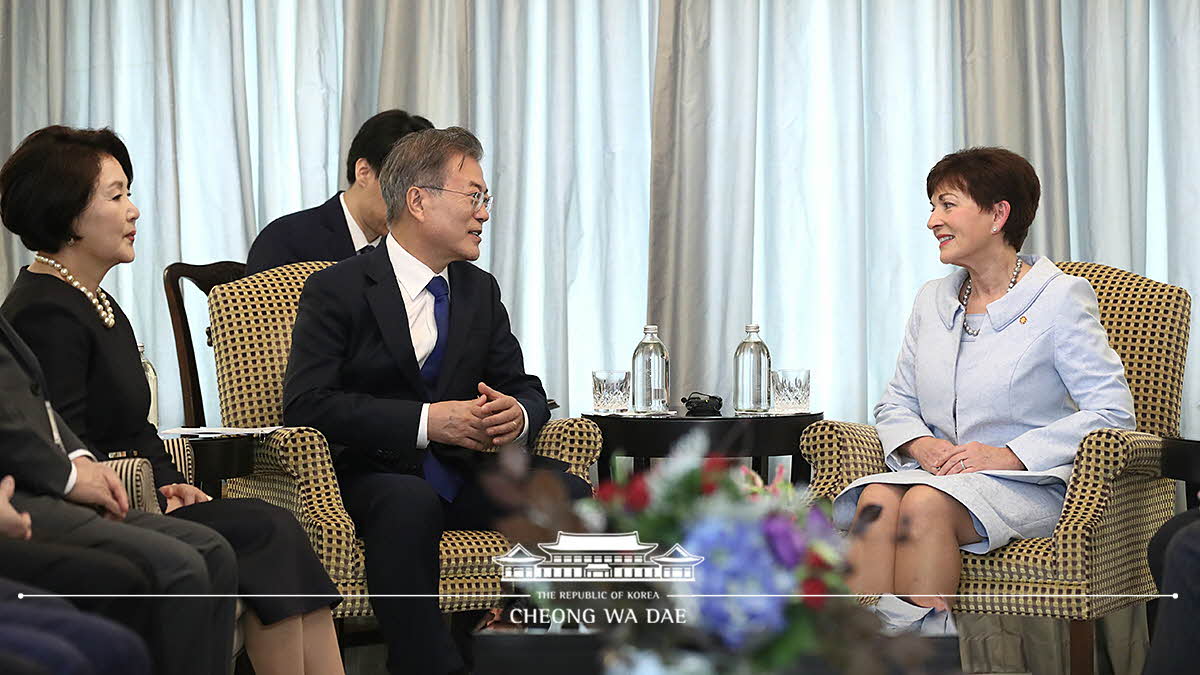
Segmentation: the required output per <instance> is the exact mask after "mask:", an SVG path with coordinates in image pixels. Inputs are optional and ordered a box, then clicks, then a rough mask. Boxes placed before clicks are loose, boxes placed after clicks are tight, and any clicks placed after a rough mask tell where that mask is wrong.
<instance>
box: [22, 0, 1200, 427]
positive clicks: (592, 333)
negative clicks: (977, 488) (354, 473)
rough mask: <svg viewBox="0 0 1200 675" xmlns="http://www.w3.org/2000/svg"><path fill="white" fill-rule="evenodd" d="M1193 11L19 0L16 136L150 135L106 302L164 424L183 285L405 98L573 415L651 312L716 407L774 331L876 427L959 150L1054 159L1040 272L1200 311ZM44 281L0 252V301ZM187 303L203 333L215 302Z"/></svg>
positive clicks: (337, 161)
mask: <svg viewBox="0 0 1200 675" xmlns="http://www.w3.org/2000/svg"><path fill="white" fill-rule="evenodd" d="M1198 5H1200V3H1196V2H1194V1H1191V0H1174V1H1172V0H1159V1H1155V2H1150V1H1137V2H1135V1H1131V2H1115V1H1111V2H1109V1H1105V2H1084V1H1083V0H1059V1H1053V2H1040V1H1037V0H1014V1H1012V2H1003V3H1001V2H997V3H974V2H965V1H963V0H919V1H917V2H911V1H901V0H892V1H889V0H880V1H877V2H861V3H847V2H840V1H838V0H811V1H805V2H799V1H790V0H762V1H761V2H743V1H734V0H711V1H708V2H701V1H698V0H662V2H641V1H637V0H616V1H601V0H591V1H587V0H581V1H579V2H571V3H558V2H546V1H539V0H479V1H477V2H468V1H467V0H450V1H448V2H443V1H435V0H405V1H400V2H386V3H385V2H374V1H372V0H344V2H311V3H293V2H284V1H282V0H259V1H254V0H226V1H225V2H201V1H199V0H190V1H185V0H180V1H177V2H169V3H164V2H153V1H151V0H127V1H124V2H118V1H115V0H107V1H106V0H92V2H88V3H80V2H69V1H67V0H49V1H37V0H0V73H3V76H2V77H0V147H3V148H5V149H7V148H11V147H13V146H14V145H15V144H16V143H17V142H18V141H19V140H20V139H21V138H23V137H24V136H25V135H26V134H28V133H29V132H30V131H32V130H34V129H36V128H39V127H41V126H44V125H46V124H50V123H65V124H71V125H77V126H102V125H112V126H113V128H114V129H116V130H117V131H118V133H120V134H121V135H122V137H123V138H124V139H125V140H126V142H127V143H128V145H129V146H130V150H131V151H132V153H133V160H134V164H135V167H136V173H137V179H136V181H135V185H134V199H135V201H137V203H138V205H139V206H140V207H141V208H142V212H143V216H142V221H141V224H140V225H139V233H140V235H141V236H140V237H139V244H138V249H139V250H138V253H139V255H138V260H137V261H136V262H135V263H134V264H132V265H126V266H122V267H120V268H118V269H117V270H116V271H115V272H114V274H113V276H112V277H111V278H110V279H109V280H107V281H106V287H107V288H108V289H109V290H111V291H113V292H114V293H115V294H116V296H117V298H118V300H119V301H120V302H121V303H122V305H123V306H124V307H125V308H126V309H127V311H129V313H130V315H131V317H132V319H133V322H134V328H135V330H136V331H137V333H138V335H139V338H140V339H142V340H143V341H144V342H146V343H147V345H148V348H149V352H150V354H151V357H152V359H153V360H154V362H155V363H156V364H157V365H158V369H159V372H160V388H161V394H162V396H161V398H162V405H161V411H162V417H163V420H162V421H163V423H164V424H166V425H173V424H175V423H177V422H179V421H180V419H181V413H180V400H179V394H178V391H179V389H178V380H177V374H176V372H175V365H174V364H175V357H174V351H173V346H172V342H171V338H170V330H169V322H168V319H167V313H166V308H165V303H164V301H163V295H162V291H161V283H160V281H159V279H160V275H161V272H162V268H163V267H164V266H165V265H167V264H168V263H170V262H173V261H176V260H184V261H188V262H208V261H213V260H221V259H243V258H244V256H245V252H246V250H247V248H248V246H249V243H250V241H251V240H252V238H253V235H254V233H255V232H257V230H258V229H259V228H261V227H262V226H263V225H265V224H266V223H267V222H268V221H269V220H271V219H273V218H275V217H277V216H279V215H282V214H284V213H288V212H291V211H294V210H297V209H300V208H304V207H308V206H312V205H315V204H318V203H320V202H321V201H323V200H324V199H326V198H327V197H328V196H329V195H330V194H331V193H332V192H333V191H334V190H336V189H337V187H338V186H339V185H341V184H342V183H343V182H344V179H343V178H342V174H343V172H344V169H343V162H344V159H343V157H344V153H345V150H346V148H347V146H348V144H349V140H350V138H351V136H352V135H353V133H354V131H355V130H356V129H357V128H358V126H359V124H361V122H362V121H363V120H364V119H366V117H368V116H370V115H371V114H373V113H374V112H377V111H378V110H380V109H382V108H386V107H393V106H398V107H403V108H406V109H408V110H411V111H414V112H418V113H421V114H424V115H426V116H427V117H429V118H430V119H431V120H433V121H434V123H435V124H437V125H438V126H447V125H450V124H465V125H467V126H469V127H472V128H474V129H475V130H476V131H477V132H478V133H479V135H480V137H481V138H482V139H483V142H484V146H485V149H486V151H487V157H486V159H485V162H484V166H485V171H486V172H487V175H488V178H489V181H490V182H491V185H492V187H493V190H494V192H495V194H496V195H497V205H498V208H497V209H496V212H495V214H494V217H493V219H492V222H491V223H489V225H488V228H487V232H486V235H485V246H484V255H483V258H482V260H481V265H483V266H484V267H486V268H487V269H489V270H491V271H492V272H493V273H495V274H496V275H497V276H498V277H499V279H500V283H501V286H502V288H503V290H504V293H505V302H506V304H507V305H508V307H509V309H510V311H511V313H512V316H513V325H514V328H515V330H516V332H517V334H518V337H519V338H520V339H521V340H522V343H523V345H524V347H525V352H526V358H527V361H528V365H529V367H530V369H531V370H533V371H534V372H537V373H538V374H540V375H542V376H543V378H544V379H545V380H546V383H547V389H548V391H549V392H550V394H551V395H552V396H553V397H555V398H556V399H558V400H559V401H560V402H562V403H563V404H564V407H565V412H569V413H571V414H577V413H579V412H581V411H584V410H586V409H588V408H589V407H590V391H589V371H590V370H592V369H595V368H622V367H628V366H627V364H628V362H629V356H630V354H631V352H632V349H633V347H634V344H635V343H636V341H637V340H638V339H639V337H640V331H639V328H640V326H641V324H642V323H643V322H645V321H647V320H649V321H652V322H657V323H660V324H661V325H662V327H663V331H662V332H663V335H664V337H665V338H666V340H667V341H668V345H669V346H670V347H671V350H672V356H673V361H674V368H673V373H674V375H675V378H674V381H675V387H674V389H675V391H674V392H673V394H675V395H676V396H678V395H682V394H683V393H686V391H687V390H690V389H693V388H694V389H701V390H705V391H713V392H716V393H718V394H722V395H725V396H728V395H730V394H731V393H732V392H731V390H732V386H731V385H732V380H731V377H730V374H731V370H732V354H733V349H734V347H735V346H736V344H737V342H738V340H739V339H740V337H741V334H742V331H741V328H742V325H743V324H745V323H747V322H749V321H752V320H753V321H757V322H759V323H761V324H762V325H763V334H764V337H765V338H766V339H767V341H768V344H769V345H770V346H771V348H772V351H773V356H774V363H775V365H776V366H777V367H809V368H812V369H813V371H814V389H815V392H814V394H815V399H816V400H815V403H816V404H817V405H818V406H820V407H821V408H822V409H824V410H825V412H826V414H827V416H829V417H831V418H840V419H849V420H856V421H869V411H870V409H871V407H872V405H873V404H874V402H875V400H876V399H877V397H878V395H879V392H880V391H881V389H882V387H883V385H884V383H885V382H886V381H887V379H888V377H890V375H891V371H892V368H893V364H894V360H895V355H896V350H897V348H898V344H899V340H900V335H901V330H902V326H903V322H904V320H905V318H906V316H907V314H908V311H909V307H910V305H911V300H912V297H913V295H914V294H915V292H916V289H917V288H918V286H919V284H920V283H921V282H922V281H924V280H925V279H928V278H931V277H935V276H939V275H941V274H943V273H944V272H945V270H944V269H943V268H942V266H941V265H940V264H938V263H937V262H936V252H935V250H934V247H933V242H932V239H931V238H930V236H929V234H928V232H927V231H925V229H924V226H923V224H924V221H925V217H926V213H927V209H928V206H927V204H926V202H925V195H924V186H923V179H924V175H925V172H926V171H927V170H928V168H929V167H930V166H931V165H932V164H933V163H934V162H935V161H936V160H937V159H938V158H939V157H940V156H941V155H942V154H945V153H946V152H949V151H951V150H954V149H956V148H958V147H962V146H963V145H967V144H984V143H998V144H1004V145H1007V146H1009V147H1012V148H1013V149H1015V150H1017V151H1019V152H1022V153H1023V154H1025V155H1026V156H1028V157H1030V159H1031V160H1032V161H1033V162H1034V164H1035V166H1036V167H1037V169H1038V170H1039V173H1040V175H1041V176H1042V178H1043V183H1044V194H1045V197H1044V200H1043V204H1042V208H1041V210H1040V212H1039V217H1038V220H1037V222H1036V223H1035V225H1034V228H1035V229H1034V234H1033V235H1032V236H1031V240H1030V245H1029V248H1030V250H1031V251H1032V252H1035V253H1043V254H1046V255H1050V256H1052V257H1056V258H1067V257H1073V258H1076V259H1092V260H1097V261H1099V262H1105V263H1108V264H1113V265H1117V266H1121V267H1126V268H1129V269H1132V270H1134V271H1137V272H1139V273H1143V274H1146V275H1148V276H1151V277H1154V278H1157V279H1161V280H1164V281H1168V282H1170V283H1175V284H1178V285H1181V286H1183V287H1185V288H1187V289H1189V291H1191V292H1193V293H1195V292H1197V291H1198V290H1200V279H1197V278H1196V272H1194V271H1193V269H1194V267H1195V266H1194V265H1192V264H1191V263H1192V261H1193V260H1195V259H1196V258H1197V253H1200V251H1198V250H1197V248H1198V247H1200V244H1196V243H1194V242H1195V238H1194V237H1190V236H1189V225H1190V219H1191V210H1192V209H1191V208H1190V204H1189V203H1188V202H1187V201H1186V200H1188V199H1189V197H1192V196H1194V195H1196V194H1200V184H1198V183H1197V181H1198V180H1200V178H1198V177H1200V165H1198V163H1200V135H1198V133H1200V132H1198V131H1197V125H1195V124H1194V121H1193V118H1194V112H1193V111H1195V110H1197V109H1198V108H1200V100H1198V97H1200V66H1198V59H1197V57H1196V56H1195V55H1196V54H1197V53H1200V8H1198ZM28 259H29V254H28V253H27V252H25V251H24V250H23V249H22V248H21V247H20V244H19V242H17V241H16V240H15V238H13V237H11V236H10V235H8V234H7V233H5V235H4V238H3V255H2V256H0V287H2V286H7V284H8V283H9V281H10V280H11V278H12V276H13V275H14V274H15V272H16V269H17V266H19V265H22V264H26V263H27V262H28ZM189 313H190V314H191V315H192V316H193V318H194V322H195V323H197V324H203V321H202V320H200V319H199V317H203V316H204V315H205V308H204V305H203V303H202V302H201V301H200V300H199V299H198V298H191V299H189ZM200 330H202V326H200V327H198V328H197V331H196V339H197V341H198V343H199V344H200V345H203V338H202V334H201V333H200ZM1197 342H1200V341H1198V340H1193V343H1197ZM1194 352H1195V350H1193V353H1194ZM208 354H209V352H207V351H205V350H204V349H203V348H202V349H201V362H202V371H204V374H203V377H202V381H203V382H204V383H205V384H206V390H207V391H209V392H214V391H215V387H214V386H213V384H212V378H211V357H210V356H209V355H208ZM1191 381H1192V382H1195V381H1197V380H1196V378H1191ZM1198 396H1200V391H1197V389H1196V385H1191V384H1189V386H1188V388H1187V394H1186V400H1185V417H1184V433H1185V434H1188V433H1196V432H1198V431H1200V428H1198V427H1200V415H1197V411H1196V407H1197V404H1200V398H1198ZM209 398H210V400H209V401H208V403H209V407H210V410H211V411H214V412H215V401H214V400H212V399H213V396H211V395H210V397H209ZM210 419H212V420H214V421H215V419H216V418H215V415H210Z"/></svg>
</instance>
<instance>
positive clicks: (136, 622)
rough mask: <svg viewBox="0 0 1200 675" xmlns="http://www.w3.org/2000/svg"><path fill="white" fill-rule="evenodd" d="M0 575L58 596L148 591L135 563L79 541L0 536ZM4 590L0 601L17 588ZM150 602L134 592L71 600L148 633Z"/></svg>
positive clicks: (148, 585) (37, 601) (43, 601)
mask: <svg viewBox="0 0 1200 675" xmlns="http://www.w3.org/2000/svg"><path fill="white" fill-rule="evenodd" d="M35 527H36V525H35ZM0 577H3V578H6V579H10V580H12V581H15V582H19V583H20V584H24V585H28V586H35V587H37V588H42V589H45V591H48V592H51V593H56V594H59V595H79V594H94V595H114V596H116V595H134V596H136V595H144V594H146V593H149V592H150V588H151V582H150V578H149V577H148V576H146V574H145V573H144V572H143V571H142V570H140V569H139V568H138V567H137V565H134V564H133V563H132V562H130V561H129V560H127V559H125V558H122V557H121V556H119V555H115V554H113V553H107V552H105V551H97V550H93V549H88V548H82V547H79V546H69V545H63V544H47V543H43V542H40V541H18V540H15V539H0ZM0 587H3V586H2V585H0ZM14 588H15V587H14ZM6 590H9V591H11V592H10V593H0V601H5V600H14V599H15V598H14V597H12V595H13V594H14V593H15V592H16V591H15V590H12V589H6ZM6 596H8V597H6ZM24 602H26V603H28V604H32V605H37V604H61V603H63V602H65V601H62V600H59V601H58V602H57V603H51V602H50V601H49V600H48V599H40V598H38V599H33V600H26V601H24ZM150 603H151V600H149V599H147V598H138V597H131V598H116V597H101V598H71V599H70V604H72V605H74V606H75V607H78V608H79V609H81V610H84V611H85V612H93V613H96V614H99V615H101V616H104V617H107V618H109V619H112V620H113V621H116V622H118V623H120V624H123V625H125V626H127V627H128V628H129V629H130V630H132V631H133V632H135V633H137V634H138V635H148V634H149V632H150V628H151V624H150V618H151V610H152V607H151V605H150Z"/></svg>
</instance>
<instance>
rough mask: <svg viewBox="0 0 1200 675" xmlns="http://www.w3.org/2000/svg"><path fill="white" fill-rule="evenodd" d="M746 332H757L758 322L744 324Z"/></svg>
mask: <svg viewBox="0 0 1200 675" xmlns="http://www.w3.org/2000/svg"><path fill="white" fill-rule="evenodd" d="M746 332H747V333H757V332H758V324H756V323H748V324H746Z"/></svg>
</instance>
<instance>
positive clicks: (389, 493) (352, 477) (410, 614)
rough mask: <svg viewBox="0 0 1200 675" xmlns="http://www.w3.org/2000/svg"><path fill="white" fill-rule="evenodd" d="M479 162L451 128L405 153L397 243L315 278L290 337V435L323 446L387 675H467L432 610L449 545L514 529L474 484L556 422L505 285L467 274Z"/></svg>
mask: <svg viewBox="0 0 1200 675" xmlns="http://www.w3.org/2000/svg"><path fill="white" fill-rule="evenodd" d="M482 156H483V149H482V147H481V146H480V144H479V140H478V139H476V138H475V136H474V135H472V134H471V132H469V131H467V130H466V129H461V128H457V127H451V128H449V129H431V130H428V131H421V132H418V133H415V134H411V135H409V136H407V137H405V138H404V139H402V140H401V141H400V142H399V143H397V144H396V147H395V148H394V149H393V150H392V152H391V154H389V155H388V157H387V160H386V161H385V162H384V166H383V170H382V172H381V176H380V177H381V181H382V184H383V196H384V199H385V200H386V202H387V221H388V229H389V234H388V236H387V237H385V238H384V243H383V244H382V245H380V246H379V247H377V248H376V249H375V250H374V251H372V252H371V253H370V254H369V255H362V256H355V257H353V258H350V259H348V260H344V261H342V262H341V263H338V264H337V265H334V266H333V267H330V268H327V269H324V270H321V271H319V272H316V273H315V274H313V275H312V276H311V277H309V279H308V282H307V283H306V284H305V286H304V291H303V293H302V294H301V296H300V306H299V309H298V312H297V315H296V325H295V328H294V330H293V334H292V351H291V355H290V357H289V359H288V369H287V375H286V377H285V381H284V391H283V416H284V422H285V423H286V424H287V425H289V426H309V427H315V428H316V429H318V430H320V431H321V432H322V433H323V434H324V435H325V437H326V438H327V439H328V440H329V443H330V448H331V451H332V452H333V453H334V468H335V469H336V470H337V474H338V482H339V484H340V486H341V490H342V501H343V502H344V503H345V506H346V511H347V512H348V513H349V514H350V517H351V518H352V519H353V520H354V523H355V527H356V529H357V533H358V535H359V536H360V537H362V539H363V542H364V545H365V549H366V573H367V584H368V587H369V588H370V592H371V594H372V597H371V605H372V606H373V607H374V609H375V615H376V617H378V619H379V623H380V628H381V629H382V631H383V634H384V637H385V638H386V640H387V642H388V669H389V670H390V671H391V672H393V673H446V672H455V671H459V670H462V669H464V668H465V667H466V664H464V657H465V659H466V660H469V658H470V655H469V653H462V654H460V653H459V650H458V648H457V647H456V646H455V644H454V642H453V640H452V636H451V634H450V631H449V630H447V628H446V626H445V625H444V624H443V622H442V617H441V612H440V611H439V609H438V599H437V597H436V593H437V592H438V580H439V576H440V575H439V562H440V561H439V550H438V548H439V542H440V541H441V536H442V532H443V531H445V530H460V529H461V530H487V529H494V528H493V523H494V522H495V520H496V519H497V518H499V517H502V516H504V515H506V514H505V513H504V509H503V508H502V507H500V506H499V505H497V504H496V503H495V502H494V501H493V500H492V499H491V497H490V496H489V495H488V494H487V493H486V492H485V490H484V489H483V488H482V486H481V485H480V483H479V480H478V478H479V475H480V472H481V471H482V470H484V469H485V467H487V466H488V465H489V464H490V463H491V461H490V460H492V461H494V459H495V458H496V453H494V452H485V451H486V450H491V449H492V448H493V447H494V446H495V447H499V446H503V445H506V444H510V443H517V444H521V445H524V444H525V443H526V442H527V441H532V440H533V439H536V438H537V434H538V431H539V430H540V429H541V428H542V426H543V425H544V424H545V423H546V422H547V421H548V420H549V418H550V410H549V408H548V407H547V404H546V394H545V391H544V390H543V389H542V383H541V382H540V381H539V380H538V378H537V377H535V376H533V375H530V374H528V373H526V372H525V364H524V359H523V357H522V354H521V346H520V344H519V343H518V342H517V338H516V337H515V336H514V335H513V333H512V329H511V327H510V325H509V320H508V312H507V310H506V309H505V307H504V305H503V304H502V303H501V302H500V287H499V285H498V284H497V283H496V278H495V277H493V276H492V275H491V274H489V273H487V272H485V271H483V270H481V269H479V268H478V267H476V266H474V265H472V264H471V263H470V262H467V261H471V260H477V259H478V258H479V254H480V251H479V245H480V242H481V241H482V237H483V224H484V223H485V222H487V220H488V218H489V217H490V214H489V212H488V208H489V206H490V205H491V197H490V196H489V195H488V188H487V182H486V181H485V180H484V177H483V170H482V169H481V168H480V165H479V160H480V158H481V157H482ZM531 459H532V461H531V465H532V466H535V467H537V466H539V465H541V466H542V467H545V468H553V469H557V470H558V471H559V472H561V471H562V469H563V468H565V464H563V463H562V462H554V461H553V460H548V459H545V458H541V457H534V458H531ZM557 475H559V476H561V477H562V483H563V485H562V487H563V488H564V491H565V493H566V494H568V495H570V496H571V497H575V498H578V497H582V496H585V495H589V494H590V488H589V487H588V485H587V483H585V482H584V481H582V480H580V479H579V478H576V477H575V476H569V475H567V474H564V473H559V474H557ZM382 595H417V596H425V597H410V598H396V597H391V598H384V597H380V596H382Z"/></svg>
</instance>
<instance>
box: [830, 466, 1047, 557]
mask: <svg viewBox="0 0 1200 675" xmlns="http://www.w3.org/2000/svg"><path fill="white" fill-rule="evenodd" d="M872 483H885V484H888V485H928V486H929V487H932V488H935V489H937V490H940V491H942V492H944V493H946V494H948V495H950V496H951V497H954V498H955V499H956V500H958V502H959V503H960V504H962V505H963V506H965V507H967V511H969V512H970V513H971V520H972V521H974V523H975V531H976V532H978V533H979V536H981V537H983V540H982V541H977V542H975V543H974V544H967V545H965V546H962V547H961V548H962V550H964V551H967V552H968V553H987V552H988V551H993V550H995V549H998V548H1000V547H1001V546H1004V545H1005V544H1007V543H1008V542H1010V541H1012V540H1013V539H1032V538H1034V537H1048V536H1050V535H1051V534H1053V532H1054V526H1055V525H1057V524H1058V518H1059V516H1061V515H1062V507H1063V499H1065V498H1066V494H1067V486H1066V485H1064V484H1063V483H1062V482H1061V481H1059V480H1057V479H1053V480H1047V479H1046V478H1045V477H1041V478H1040V479H1039V481H1038V482H1027V481H1022V480H1012V479H1009V478H1002V477H999V476H990V475H988V474H987V473H986V472H978V473H957V474H954V475H951V476H935V475H933V474H931V473H929V472H928V471H925V470H923V469H909V470H905V471H889V472H886V473H877V474H874V475H871V476H864V477H863V478H859V479H858V480H856V481H854V482H853V483H851V484H850V485H849V486H847V487H846V489H845V490H842V492H841V494H839V495H838V496H837V497H836V498H835V499H834V500H833V522H834V525H835V526H837V527H838V528H839V529H841V530H847V529H849V528H850V523H851V522H852V521H853V520H854V513H855V511H856V509H857V508H858V498H859V495H861V494H862V491H863V488H865V487H866V486H868V485H870V484H872Z"/></svg>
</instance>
